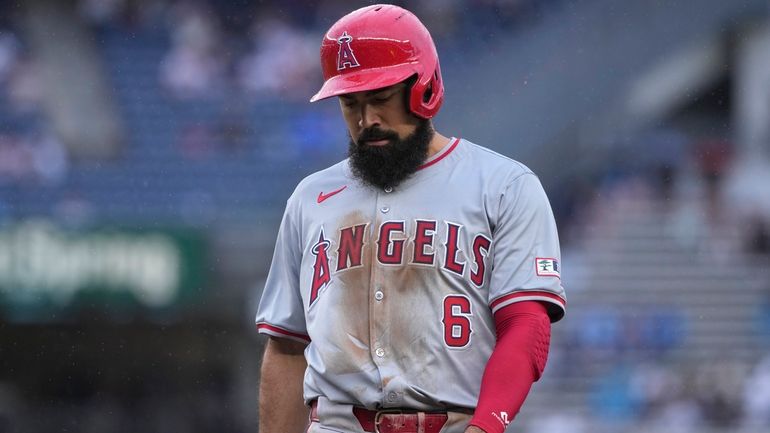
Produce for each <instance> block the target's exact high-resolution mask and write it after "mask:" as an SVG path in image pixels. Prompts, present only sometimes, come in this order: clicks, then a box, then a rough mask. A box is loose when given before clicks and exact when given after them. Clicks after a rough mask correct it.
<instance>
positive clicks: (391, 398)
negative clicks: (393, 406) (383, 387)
mask: <svg viewBox="0 0 770 433" xmlns="http://www.w3.org/2000/svg"><path fill="white" fill-rule="evenodd" d="M396 400H398V394H396V393H395V391H391V392H389V393H388V401H390V402H394V401H396Z"/></svg>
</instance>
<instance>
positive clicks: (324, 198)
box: [318, 185, 348, 203]
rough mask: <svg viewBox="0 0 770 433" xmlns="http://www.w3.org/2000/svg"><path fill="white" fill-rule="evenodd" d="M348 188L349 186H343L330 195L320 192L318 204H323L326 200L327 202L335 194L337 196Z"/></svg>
mask: <svg viewBox="0 0 770 433" xmlns="http://www.w3.org/2000/svg"><path fill="white" fill-rule="evenodd" d="M347 187H348V186H347V185H345V186H343V187H342V188H340V189H337V190H334V191H332V192H330V193H327V194H324V193H323V192H319V193H318V203H321V202H323V201H324V200H326V199H327V198H329V197H331V196H333V195H334V194H337V193H339V192H342V190H343V189H345V188H347Z"/></svg>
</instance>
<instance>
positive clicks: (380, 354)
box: [374, 347, 385, 358]
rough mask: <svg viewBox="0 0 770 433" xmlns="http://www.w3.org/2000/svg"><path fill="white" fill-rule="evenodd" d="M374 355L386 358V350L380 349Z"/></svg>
mask: <svg viewBox="0 0 770 433" xmlns="http://www.w3.org/2000/svg"><path fill="white" fill-rule="evenodd" d="M374 353H375V354H376V355H377V356H379V357H380V358H382V357H383V356H385V349H383V348H382V347H378V348H377V350H375V351H374Z"/></svg>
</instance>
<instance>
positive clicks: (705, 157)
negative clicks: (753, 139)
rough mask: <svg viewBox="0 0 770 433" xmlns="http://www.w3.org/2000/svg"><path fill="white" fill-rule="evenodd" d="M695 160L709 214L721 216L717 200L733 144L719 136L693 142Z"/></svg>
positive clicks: (731, 154) (729, 161)
mask: <svg viewBox="0 0 770 433" xmlns="http://www.w3.org/2000/svg"><path fill="white" fill-rule="evenodd" d="M693 151H694V152H695V162H696V164H697V167H698V171H699V174H700V176H701V179H702V180H703V182H704V184H705V187H706V198H707V203H706V204H707V205H708V206H709V211H710V212H709V215H710V216H712V217H719V216H721V215H720V214H721V212H720V210H721V208H720V206H719V203H718V201H719V200H720V198H721V190H722V183H723V180H724V178H725V176H726V174H727V171H728V168H729V166H730V163H731V162H732V156H733V146H732V143H730V142H729V141H727V140H724V139H721V138H708V139H704V140H700V141H697V142H695V148H694V149H693Z"/></svg>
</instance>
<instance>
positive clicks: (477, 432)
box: [465, 425, 487, 433]
mask: <svg viewBox="0 0 770 433" xmlns="http://www.w3.org/2000/svg"><path fill="white" fill-rule="evenodd" d="M465 433H487V432H485V431H484V430H482V429H480V428H478V427H476V426H475V425H471V426H468V428H466V429H465Z"/></svg>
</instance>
